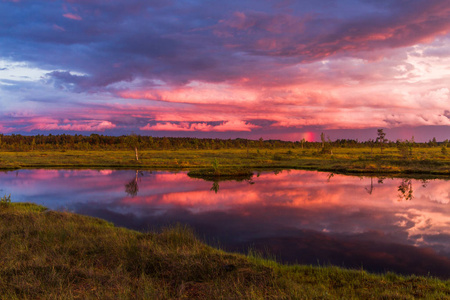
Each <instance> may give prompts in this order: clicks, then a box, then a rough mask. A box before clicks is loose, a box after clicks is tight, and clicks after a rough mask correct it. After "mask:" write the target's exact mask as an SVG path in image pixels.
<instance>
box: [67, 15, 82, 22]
mask: <svg viewBox="0 0 450 300" xmlns="http://www.w3.org/2000/svg"><path fill="white" fill-rule="evenodd" d="M63 17H65V18H67V19H71V20H76V21H81V20H82V19H83V18H81V17H80V16H79V15H76V14H72V13H66V14H64V15H63Z"/></svg>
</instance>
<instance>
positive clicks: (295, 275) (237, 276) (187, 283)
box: [0, 201, 450, 299]
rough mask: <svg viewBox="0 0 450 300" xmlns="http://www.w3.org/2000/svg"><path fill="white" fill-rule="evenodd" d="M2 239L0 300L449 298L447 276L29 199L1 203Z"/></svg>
mask: <svg viewBox="0 0 450 300" xmlns="http://www.w3.org/2000/svg"><path fill="white" fill-rule="evenodd" d="M0 238H1V240H0V253H1V255H2V259H1V260H0V298H1V299H17V298H20V299H27V298H28V299H38V298H39V299H61V298H63V299H72V298H83V299H86V298H99V299H112V298H114V299H136V298H137V299H417V298H426V299H450V281H442V280H438V279H435V278H425V277H416V276H411V277H403V276H398V275H395V274H391V273H388V274H384V275H374V274H369V273H367V272H365V271H361V270H344V269H340V268H336V267H313V266H298V265H294V266H285V265H280V264H277V263H276V262H274V261H270V260H265V259H261V258H258V257H257V256H255V255H247V256H244V255H239V254H232V253H226V252H223V251H221V250H217V249H214V248H211V247H209V246H207V245H205V244H203V243H202V242H200V241H199V240H198V239H197V238H196V237H195V235H194V234H193V233H192V231H190V230H189V229H186V228H183V227H180V226H179V227H175V228H171V229H167V230H163V231H162V232H159V233H139V232H136V231H131V230H127V229H123V228H117V227H114V226H113V225H112V224H110V223H108V222H106V221H103V220H100V219H96V218H91V217H86V216H81V215H77V214H72V213H67V212H55V211H48V210H46V209H45V208H44V207H42V206H38V205H35V204H19V203H13V204H11V203H7V202H6V201H2V203H0Z"/></svg>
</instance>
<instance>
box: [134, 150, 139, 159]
mask: <svg viewBox="0 0 450 300" xmlns="http://www.w3.org/2000/svg"><path fill="white" fill-rule="evenodd" d="M134 151H135V152H136V160H139V156H138V151H137V147H134Z"/></svg>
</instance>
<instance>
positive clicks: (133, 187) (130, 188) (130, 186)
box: [125, 170, 144, 197]
mask: <svg viewBox="0 0 450 300" xmlns="http://www.w3.org/2000/svg"><path fill="white" fill-rule="evenodd" d="M142 176H144V172H142V171H139V170H136V175H135V177H134V178H133V179H132V180H131V181H130V182H128V183H127V184H125V193H127V195H128V196H131V197H134V196H136V195H137V193H138V192H139V184H138V182H139V181H141V177H142Z"/></svg>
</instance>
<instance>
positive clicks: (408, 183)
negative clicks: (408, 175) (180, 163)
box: [398, 179, 414, 201]
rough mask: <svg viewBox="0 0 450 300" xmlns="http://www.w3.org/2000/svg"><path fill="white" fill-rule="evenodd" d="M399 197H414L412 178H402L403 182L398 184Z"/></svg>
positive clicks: (408, 198) (405, 198)
mask: <svg viewBox="0 0 450 300" xmlns="http://www.w3.org/2000/svg"><path fill="white" fill-rule="evenodd" d="M398 191H399V194H398V197H399V198H400V201H401V200H403V199H404V200H406V201H409V200H412V199H413V198H414V195H413V187H412V180H411V179H402V183H400V185H399V186H398Z"/></svg>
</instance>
